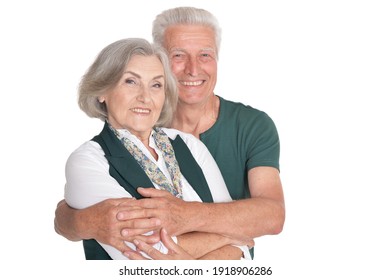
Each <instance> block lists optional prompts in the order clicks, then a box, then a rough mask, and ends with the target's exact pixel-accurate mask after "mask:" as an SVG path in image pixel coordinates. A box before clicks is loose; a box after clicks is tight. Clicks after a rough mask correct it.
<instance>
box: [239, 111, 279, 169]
mask: <svg viewBox="0 0 390 280" xmlns="http://www.w3.org/2000/svg"><path fill="white" fill-rule="evenodd" d="M245 126H246V129H247V131H248V140H247V145H248V149H247V163H246V165H247V170H249V169H251V168H254V167H258V166H271V167H275V168H277V169H278V170H279V156H280V142H279V135H278V131H277V129H276V126H275V123H274V122H273V120H272V119H271V118H270V117H269V116H268V115H267V114H266V113H264V112H260V111H259V112H258V113H257V114H255V115H254V116H253V117H252V118H251V119H250V121H247V122H246V124H245Z"/></svg>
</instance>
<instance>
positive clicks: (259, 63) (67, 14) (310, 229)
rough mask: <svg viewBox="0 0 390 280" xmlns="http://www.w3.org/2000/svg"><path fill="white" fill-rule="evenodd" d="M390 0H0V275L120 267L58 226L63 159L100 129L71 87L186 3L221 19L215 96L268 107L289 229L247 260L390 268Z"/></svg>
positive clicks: (356, 270)
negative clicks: (115, 45)
mask: <svg viewBox="0 0 390 280" xmlns="http://www.w3.org/2000/svg"><path fill="white" fill-rule="evenodd" d="M386 2H387V1H375V0H371V1H346V0H339V1H333V0H329V1H303V0H299V1H249V0H241V1H234V2H233V1H230V2H228V1H222V0H220V1H206V0H203V1H202V0H192V1H161V0H154V1H147V0H145V1H131V0H127V1H124V0H123V1H116V0H111V1H73V2H72V1H61V2H60V1H42V0H40V1H39V0H38V1H27V0H25V1H2V2H1V4H0V39H1V43H0V79H1V85H0V91H1V100H2V105H1V110H0V114H1V120H2V127H1V130H2V133H1V138H0V139H1V145H0V149H1V156H0V161H1V164H2V168H1V169H2V171H1V176H0V186H1V209H0V210H1V211H0V215H1V217H0V218H1V220H0V222H1V231H0V232H1V233H0V234H1V241H2V244H3V245H2V251H1V258H2V269H1V272H0V273H4V274H6V273H7V274H8V275H9V276H8V278H15V279H21V276H24V278H27V277H34V278H35V276H38V275H42V276H43V275H48V276H55V277H56V278H57V279H58V278H60V279H62V278H63V279H65V278H67V277H76V276H77V275H78V277H77V278H75V279H78V278H80V277H83V278H85V277H92V276H93V277H95V278H99V277H102V279H107V278H108V279H114V278H115V277H114V276H117V270H118V269H117V268H118V267H119V265H118V264H114V265H115V267H114V268H113V267H112V266H114V265H113V264H107V263H106V264H104V265H103V264H101V263H99V265H96V264H91V263H89V264H87V263H88V262H85V261H83V260H84V256H83V251H82V246H81V243H80V242H77V243H74V242H70V241H67V240H66V239H64V238H62V237H61V236H59V235H57V234H56V233H55V232H54V229H53V218H54V210H55V207H56V203H57V202H58V201H59V200H60V199H61V198H62V197H63V186H64V182H65V178H64V165H65V161H66V159H67V157H68V155H69V154H70V153H71V152H72V151H73V150H74V149H75V148H76V147H78V146H79V145H80V144H81V143H83V142H84V141H87V140H89V139H90V138H91V137H92V136H94V135H95V134H97V133H98V132H99V131H100V129H101V127H102V123H101V122H100V121H98V120H93V119H90V118H88V117H87V116H86V115H84V113H82V112H81V111H80V110H79V108H78V107H77V102H76V89H77V85H78V82H79V80H80V77H81V76H82V74H83V73H84V71H85V70H86V68H87V67H88V66H89V65H90V63H91V62H92V60H93V59H94V58H95V56H96V55H97V53H98V52H99V51H100V50H101V49H102V48H103V47H105V46H106V45H107V44H109V43H111V42H113V41H115V40H118V39H122V38H125V37H144V38H146V39H149V40H150V39H151V36H150V33H151V24H152V21H153V19H154V17H155V16H156V15H157V14H158V13H160V12H161V11H162V10H165V9H167V8H171V7H175V6H186V5H190V6H196V7H200V8H205V9H208V10H209V11H211V12H212V13H214V14H215V15H216V16H217V18H218V19H219V21H220V24H221V26H222V29H223V34H222V49H221V53H220V62H219V77H218V78H219V81H218V86H217V89H216V94H218V95H221V96H222V97H224V98H226V99H230V100H234V101H240V102H243V103H245V104H250V105H252V106H253V107H256V108H258V109H260V110H263V111H265V112H267V113H268V114H269V115H270V116H271V117H272V118H273V119H274V121H275V123H276V125H277V127H278V130H279V134H280V138H281V177H282V180H283V185H284V190H285V199H286V207H287V219H286V223H285V228H284V231H283V232H282V233H281V234H280V235H277V236H266V237H261V238H259V239H257V240H256V244H257V246H256V248H257V250H256V258H255V261H254V262H250V263H249V264H248V265H251V266H252V265H264V266H271V267H272V269H273V275H272V276H271V277H268V278H272V279H342V278H344V279H353V278H355V277H361V278H365V279H389V275H390V272H389V269H388V268H387V267H388V264H389V251H390V242H389V236H390V229H389V213H390V207H389V204H390V203H389V198H388V197H387V194H388V193H389V191H388V189H389V187H390V179H389V169H390V159H389V158H390V149H389V143H390V136H389V134H390V133H389V121H390V113H389V112H390V110H389V104H390V102H389V101H388V96H389V94H390V52H389V50H390V16H389V15H390V9H389V7H388V5H387V4H386ZM165 264H167V263H165ZM185 264H186V263H185ZM200 264H201V263H199V264H198V263H196V262H195V263H194V264H192V263H191V264H189V266H192V267H196V266H200ZM239 264H241V263H237V264H236V265H239ZM121 279H123V276H122V278H121ZM149 279H150V277H149ZM183 279H184V278H183ZM220 279H223V278H221V277H220ZM250 279H253V278H250ZM359 279H360V278H359Z"/></svg>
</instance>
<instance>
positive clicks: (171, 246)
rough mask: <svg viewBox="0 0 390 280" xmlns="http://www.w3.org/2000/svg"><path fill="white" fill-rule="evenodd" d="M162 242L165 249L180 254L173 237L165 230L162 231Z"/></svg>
mask: <svg viewBox="0 0 390 280" xmlns="http://www.w3.org/2000/svg"><path fill="white" fill-rule="evenodd" d="M160 235H161V241H162V242H163V244H164V245H165V247H166V248H167V249H168V250H169V251H172V252H175V253H178V252H179V248H180V247H179V246H178V245H177V244H176V243H175V241H173V239H172V237H170V236H169V235H168V233H167V231H166V230H165V228H163V229H161V233H160Z"/></svg>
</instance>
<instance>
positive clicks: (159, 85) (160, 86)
mask: <svg viewBox="0 0 390 280" xmlns="http://www.w3.org/2000/svg"><path fill="white" fill-rule="evenodd" d="M153 87H155V88H162V84H160V83H156V84H154V85H153Z"/></svg>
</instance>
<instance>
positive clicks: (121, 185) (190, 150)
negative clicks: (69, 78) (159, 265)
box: [65, 39, 249, 259]
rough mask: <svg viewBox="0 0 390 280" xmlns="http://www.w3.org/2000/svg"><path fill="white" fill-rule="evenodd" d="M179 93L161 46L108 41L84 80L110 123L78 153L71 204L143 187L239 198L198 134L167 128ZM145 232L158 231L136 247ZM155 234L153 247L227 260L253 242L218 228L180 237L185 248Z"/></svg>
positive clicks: (91, 250) (70, 178) (101, 255)
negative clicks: (232, 193)
mask: <svg viewBox="0 0 390 280" xmlns="http://www.w3.org/2000/svg"><path fill="white" fill-rule="evenodd" d="M177 98H178V97H177V90H176V82H175V79H174V76H173V75H172V73H171V70H170V66H169V61H168V58H167V57H166V55H165V53H164V51H163V50H162V49H161V48H159V47H157V46H155V45H151V44H150V43H149V42H147V41H146V40H143V39H123V40H119V41H117V42H114V43H112V44H110V45H108V46H107V47H105V48H104V49H103V50H102V51H101V52H100V54H99V55H98V56H97V58H96V60H95V61H94V63H93V64H92V65H91V66H90V68H89V69H88V70H87V72H86V74H85V75H84V76H83V78H82V80H81V83H80V86H79V106H80V108H81V109H82V110H83V111H84V112H85V113H86V114H87V115H88V116H90V117H93V118H99V119H101V120H102V121H103V122H104V127H103V130H102V131H101V133H100V134H99V135H97V136H95V137H94V138H93V139H92V140H90V141H88V142H86V143H84V144H82V145H81V146H80V147H79V148H78V149H76V150H75V151H74V152H73V153H72V154H71V155H70V157H69V159H68V161H67V164H66V180H67V182H66V187H65V199H66V202H67V203H68V204H69V205H70V206H71V207H74V208H77V209H83V208H86V207H89V206H91V205H93V204H95V203H97V202H100V201H102V200H105V199H108V198H129V197H133V198H137V199H138V198H142V197H141V196H140V194H139V193H138V192H137V188H138V187H144V188H147V187H154V188H157V189H162V190H165V191H168V192H170V193H172V194H173V195H174V196H176V197H179V198H182V199H183V200H186V201H199V202H201V201H203V202H227V201H231V197H230V195H229V193H228V191H227V188H226V185H225V183H224V180H223V178H222V175H221V173H220V171H219V169H218V167H217V165H216V163H215V161H214V159H213V157H212V156H211V155H210V153H209V152H208V150H207V148H206V147H205V146H204V145H203V143H202V142H200V141H199V140H198V139H196V138H195V137H194V136H192V135H190V134H186V133H183V132H180V131H178V130H175V129H168V128H163V127H164V126H167V125H169V123H170V121H171V119H172V115H173V112H174V110H175V107H176V103H177ZM209 187H210V188H209ZM160 231H161V236H160V234H159V232H160ZM156 233H157V234H156ZM142 234H146V235H150V234H153V233H152V232H148V233H140V235H139V236H137V237H136V238H135V239H134V240H133V242H132V243H131V242H128V244H127V245H128V246H129V247H131V248H133V249H135V245H134V243H135V244H137V245H139V244H140V243H142V242H143V240H142ZM154 234H156V240H157V241H158V242H156V243H155V244H153V247H154V248H155V249H157V250H158V251H159V252H161V253H162V254H165V253H167V252H168V249H169V251H175V250H176V251H175V252H176V253H177V254H176V255H175V256H173V257H172V258H187V259H192V258H195V259H208V258H213V256H216V254H215V252H216V251H218V250H223V252H226V254H225V255H224V258H225V259H230V258H232V259H240V258H241V257H242V256H243V255H244V256H246V257H248V258H249V255H248V251H247V247H246V246H238V245H242V244H237V243H236V244H234V243H235V241H233V240H230V239H229V238H227V237H224V236H220V235H217V234H211V233H201V232H199V233H189V234H183V235H180V236H177V237H173V240H174V241H175V242H176V243H178V244H179V245H180V247H179V246H177V245H176V244H175V243H173V241H172V239H170V238H169V237H168V236H167V233H166V231H164V229H160V228H159V226H158V225H156V229H155V233H154ZM160 237H161V238H160ZM161 240H163V241H164V242H163V241H161ZM144 245H145V246H146V247H147V246H151V245H147V244H144ZM175 245H176V247H175ZM235 245H237V246H235ZM167 246H168V249H167ZM84 251H85V255H86V258H87V259H126V257H125V256H124V255H123V254H122V253H121V252H120V251H118V250H117V249H115V248H114V247H112V246H109V245H106V244H100V243H98V242H97V241H96V240H84ZM243 253H244V254H243ZM139 256H140V258H148V257H149V256H148V255H147V254H145V253H142V256H141V255H139Z"/></svg>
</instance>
